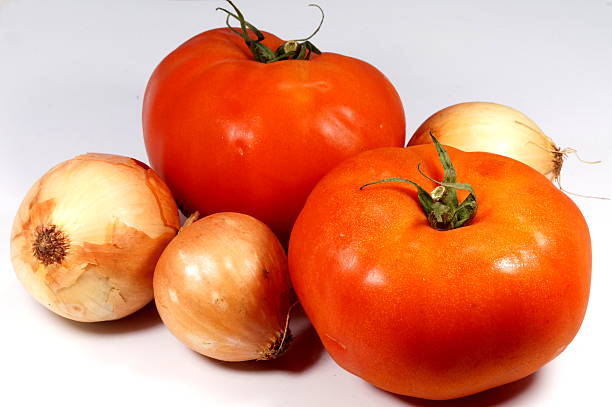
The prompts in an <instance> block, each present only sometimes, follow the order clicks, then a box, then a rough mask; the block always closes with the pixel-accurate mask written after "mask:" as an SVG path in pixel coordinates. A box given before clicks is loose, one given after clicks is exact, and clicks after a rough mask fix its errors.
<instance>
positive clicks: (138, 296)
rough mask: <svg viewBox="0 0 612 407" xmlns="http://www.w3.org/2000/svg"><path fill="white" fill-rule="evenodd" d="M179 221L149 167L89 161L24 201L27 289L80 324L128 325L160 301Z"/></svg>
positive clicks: (21, 261) (22, 260)
mask: <svg viewBox="0 0 612 407" xmlns="http://www.w3.org/2000/svg"><path fill="white" fill-rule="evenodd" d="M179 225H180V220H179V215H178V209H177V206H176V203H175V202H174V199H173V198H172V195H171V193H170V190H169V189H168V187H167V186H166V185H165V184H164V182H163V181H162V180H161V179H160V178H159V177H158V176H157V174H155V172H154V171H153V170H152V169H150V168H149V167H148V166H147V165H145V164H143V163H141V162H140V161H137V160H134V159H132V158H128V157H123V156H117V155H110V154H92V153H90V154H84V155H80V156H78V157H75V158H73V159H71V160H68V161H65V162H63V163H61V164H59V165H57V166H55V167H54V168H52V169H51V170H49V171H48V172H47V173H46V174H45V175H43V176H42V177H41V178H40V179H39V180H38V181H37V182H36V183H35V184H34V185H33V186H32V187H31V189H30V190H29V192H28V193H27V195H26V197H25V198H24V200H23V202H22V203H21V206H20V207H19V210H18V212H17V215H16V217H15V220H14V222H13V228H12V234H11V260H12V263H13V267H14V269H15V273H16V274H17V277H18V279H19V280H20V281H21V283H22V284H23V286H24V287H25V288H26V290H27V291H28V292H29V293H30V294H31V295H32V296H33V297H34V298H35V299H36V300H37V301H38V302H40V303H41V304H42V305H44V306H45V307H47V308H48V309H50V310H51V311H53V312H55V313H56V314H58V315H61V316H63V317H65V318H69V319H72V320H75V321H82V322H96V321H107V320H114V319H118V318H122V317H124V316H126V315H129V314H131V313H133V312H135V311H137V310H138V309H140V308H142V307H143V306H144V305H146V304H147V303H148V302H150V301H151V299H152V298H153V271H154V269H155V264H156V262H157V259H158V258H159V256H160V254H161V252H162V251H163V249H164V248H165V246H166V245H167V244H168V242H169V241H170V240H171V239H172V238H173V237H174V236H175V235H176V232H177V230H178V228H179Z"/></svg>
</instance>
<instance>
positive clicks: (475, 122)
mask: <svg viewBox="0 0 612 407" xmlns="http://www.w3.org/2000/svg"><path fill="white" fill-rule="evenodd" d="M430 131H431V132H433V134H434V135H435V136H436V138H437V139H438V141H440V143H442V144H444V145H447V146H451V147H455V148H458V149H460V150H463V151H484V152H489V153H495V154H499V155H503V156H506V157H510V158H513V159H515V160H517V161H521V162H522V163H524V164H527V165H529V166H530V167H532V168H534V169H535V170H537V171H538V172H540V173H541V174H544V175H545V176H546V177H548V179H550V180H552V181H558V180H559V174H560V172H561V166H562V165H563V160H564V158H565V155H566V154H567V153H575V151H574V150H572V149H564V150H561V149H559V147H557V146H556V145H555V143H554V142H553V141H552V140H551V139H550V138H548V137H547V136H546V135H545V134H544V132H543V131H542V130H541V129H540V128H539V127H538V125H537V124H535V123H534V122H533V121H532V120H531V119H530V118H529V117H527V116H525V115H524V114H523V113H521V112H519V111H517V110H515V109H512V108H511V107H508V106H504V105H500V104H497V103H488V102H467V103H459V104H457V105H453V106H449V107H447V108H445V109H442V110H440V111H439V112H437V113H435V114H433V115H432V116H431V117H429V118H428V119H427V120H426V121H425V122H424V123H423V124H422V125H421V126H420V127H419V128H418V129H417V131H416V132H415V133H414V135H413V136H412V138H411V139H410V141H409V142H408V146H412V145H417V144H426V143H431V142H432V141H431V137H430V136H429V132H430Z"/></svg>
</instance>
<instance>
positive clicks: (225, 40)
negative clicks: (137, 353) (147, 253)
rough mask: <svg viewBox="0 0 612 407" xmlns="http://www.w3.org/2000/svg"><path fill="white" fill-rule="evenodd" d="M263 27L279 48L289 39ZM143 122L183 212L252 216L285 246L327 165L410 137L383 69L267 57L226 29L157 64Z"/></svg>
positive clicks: (329, 56) (326, 56)
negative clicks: (267, 59) (268, 59)
mask: <svg viewBox="0 0 612 407" xmlns="http://www.w3.org/2000/svg"><path fill="white" fill-rule="evenodd" d="M264 34H265V40H264V41H263V43H264V44H265V45H267V46H268V47H270V48H271V49H273V50H274V49H276V48H277V47H279V46H280V45H281V44H283V43H284V42H283V41H282V40H280V39H279V38H277V37H276V36H274V35H272V34H268V33H264ZM143 127H144V137H145V143H146V147H147V153H148V156H149V160H150V162H151V165H152V167H153V168H154V169H155V170H156V171H157V172H158V173H159V174H160V175H161V177H162V178H163V179H164V181H166V183H167V184H168V186H169V187H170V189H171V190H172V193H173V195H174V196H175V198H176V199H177V201H178V203H179V206H180V207H181V208H182V210H183V212H184V213H187V214H188V213H190V212H192V211H194V210H198V211H200V212H201V213H202V214H210V213H214V212H221V211H232V212H241V213H246V214H249V215H252V216H254V217H256V218H258V219H259V220H261V221H263V222H264V223H266V224H268V226H270V227H271V228H272V229H273V230H274V231H275V232H276V233H277V235H278V236H279V238H280V239H281V240H282V241H283V240H284V241H285V243H286V241H287V239H288V237H289V233H290V231H291V227H292V226H293V222H294V221H295V218H296V217H297V215H298V213H299V211H300V210H301V208H302V206H303V204H304V202H305V200H306V197H307V196H308V193H309V192H310V191H311V190H312V188H313V187H314V186H315V184H316V183H317V181H318V180H319V179H320V178H321V177H322V176H323V175H325V173H327V171H329V170H330V169H331V168H333V167H334V166H335V165H336V164H338V163H339V162H340V161H342V160H343V159H345V158H347V157H349V156H352V155H355V154H357V153H359V152H361V151H365V150H369V149H372V148H375V147H382V146H403V145H404V142H405V129H404V127H405V123H404V112H403V108H402V103H401V100H400V98H399V96H398V94H397V92H396V91H395V89H394V87H393V86H392V85H391V83H390V82H389V81H388V80H387V79H386V78H385V77H384V75H383V74H382V73H381V72H379V71H378V70H377V69H376V68H374V67H373V66H371V65H369V64H367V63H366V62H363V61H360V60H358V59H354V58H350V57H347V56H343V55H338V54H334V53H328V52H323V53H322V54H320V55H316V54H312V56H311V58H310V60H284V61H278V62H272V63H261V62H257V61H255V60H254V58H253V55H252V54H251V52H250V51H249V48H248V47H247V46H246V45H245V43H244V41H243V39H242V38H241V37H240V36H239V35H236V34H235V33H233V32H232V31H230V29H228V28H221V29H215V30H211V31H206V32H204V33H202V34H200V35H197V36H196V37H194V38H192V39H190V40H189V41H187V42H186V43H184V44H183V45H181V46H180V47H178V48H177V49H176V50H175V51H173V52H172V53H171V54H170V55H168V56H167V57H166V58H165V59H164V60H163V61H162V62H161V63H160V64H159V66H158V67H157V68H156V69H155V72H154V73H153V75H152V77H151V79H150V81H149V84H148V86H147V90H146V94H145V98H144V107H143Z"/></svg>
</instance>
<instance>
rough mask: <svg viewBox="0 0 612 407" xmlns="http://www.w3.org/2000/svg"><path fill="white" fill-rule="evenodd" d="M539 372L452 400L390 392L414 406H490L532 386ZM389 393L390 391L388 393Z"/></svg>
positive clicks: (499, 403)
mask: <svg viewBox="0 0 612 407" xmlns="http://www.w3.org/2000/svg"><path fill="white" fill-rule="evenodd" d="M539 374H540V373H538V372H536V373H533V374H531V375H529V376H527V377H525V378H523V379H520V380H517V381H515V382H512V383H508V384H505V385H503V386H499V387H495V388H493V389H489V390H485V391H483V392H481V393H477V394H474V395H471V396H466V397H461V398H459V399H453V400H442V401H435V400H424V399H419V398H415V397H406V396H399V395H397V394H392V396H393V397H395V398H398V399H400V400H402V401H404V402H406V404H407V405H409V406H416V407H491V406H498V405H502V404H503V403H505V402H506V401H509V400H511V399H513V398H515V397H517V396H518V395H520V394H522V393H524V392H526V391H527V390H528V389H530V388H532V387H533V386H534V384H535V383H536V382H537V381H538V377H539V376H538V375H539ZM390 394H391V393H390Z"/></svg>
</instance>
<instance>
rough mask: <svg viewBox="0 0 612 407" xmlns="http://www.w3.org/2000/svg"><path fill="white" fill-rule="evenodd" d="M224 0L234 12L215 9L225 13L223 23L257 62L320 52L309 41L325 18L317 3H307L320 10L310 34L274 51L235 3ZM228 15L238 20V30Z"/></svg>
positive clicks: (303, 56) (274, 60) (307, 57)
mask: <svg viewBox="0 0 612 407" xmlns="http://www.w3.org/2000/svg"><path fill="white" fill-rule="evenodd" d="M226 1H227V2H228V3H229V4H230V6H232V8H233V9H234V13H233V12H231V11H229V10H227V9H224V8H223V7H217V9H216V10H219V11H223V12H225V13H226V14H227V17H226V19H225V24H226V25H227V27H228V28H229V29H230V30H232V31H233V32H234V33H235V34H237V35H239V36H240V37H241V38H242V39H243V40H244V42H245V44H246V45H247V47H249V49H250V50H251V53H252V54H253V58H254V59H255V60H256V61H257V62H262V63H264V64H268V63H271V62H277V61H284V60H289V59H297V60H308V59H310V56H311V54H312V53H313V52H314V53H315V54H320V53H321V51H320V50H319V49H318V48H317V47H316V46H315V45H314V44H313V43H312V42H310V41H309V40H310V39H311V38H312V37H313V36H315V35H316V34H317V33H318V32H319V30H320V29H321V26H322V25H323V20H325V13H324V12H323V9H322V8H321V7H320V6H319V5H317V4H309V5H308V6H310V7H316V8H318V9H319V11H320V12H321V21H319V25H318V26H317V28H316V29H315V30H314V32H313V33H312V34H310V35H309V36H308V37H306V38H303V39H300V40H290V41H286V42H284V43H283V44H282V45H281V46H280V47H278V48H277V49H276V50H275V51H272V50H271V49H270V47H268V46H267V45H265V44H263V43H262V41H263V40H264V39H265V36H264V35H263V33H262V32H261V31H259V30H258V29H257V27H255V26H254V25H253V24H251V23H249V22H248V21H246V20H245V18H244V16H243V15H242V13H241V12H240V10H239V9H238V7H236V5H235V4H234V3H233V2H232V1H231V0H226ZM230 17H233V18H234V19H236V20H238V22H239V23H240V30H237V29H236V28H234V27H232V26H231V25H230ZM249 30H250V31H251V32H252V33H253V34H255V37H256V38H255V39H253V38H251V36H250V34H249Z"/></svg>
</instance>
